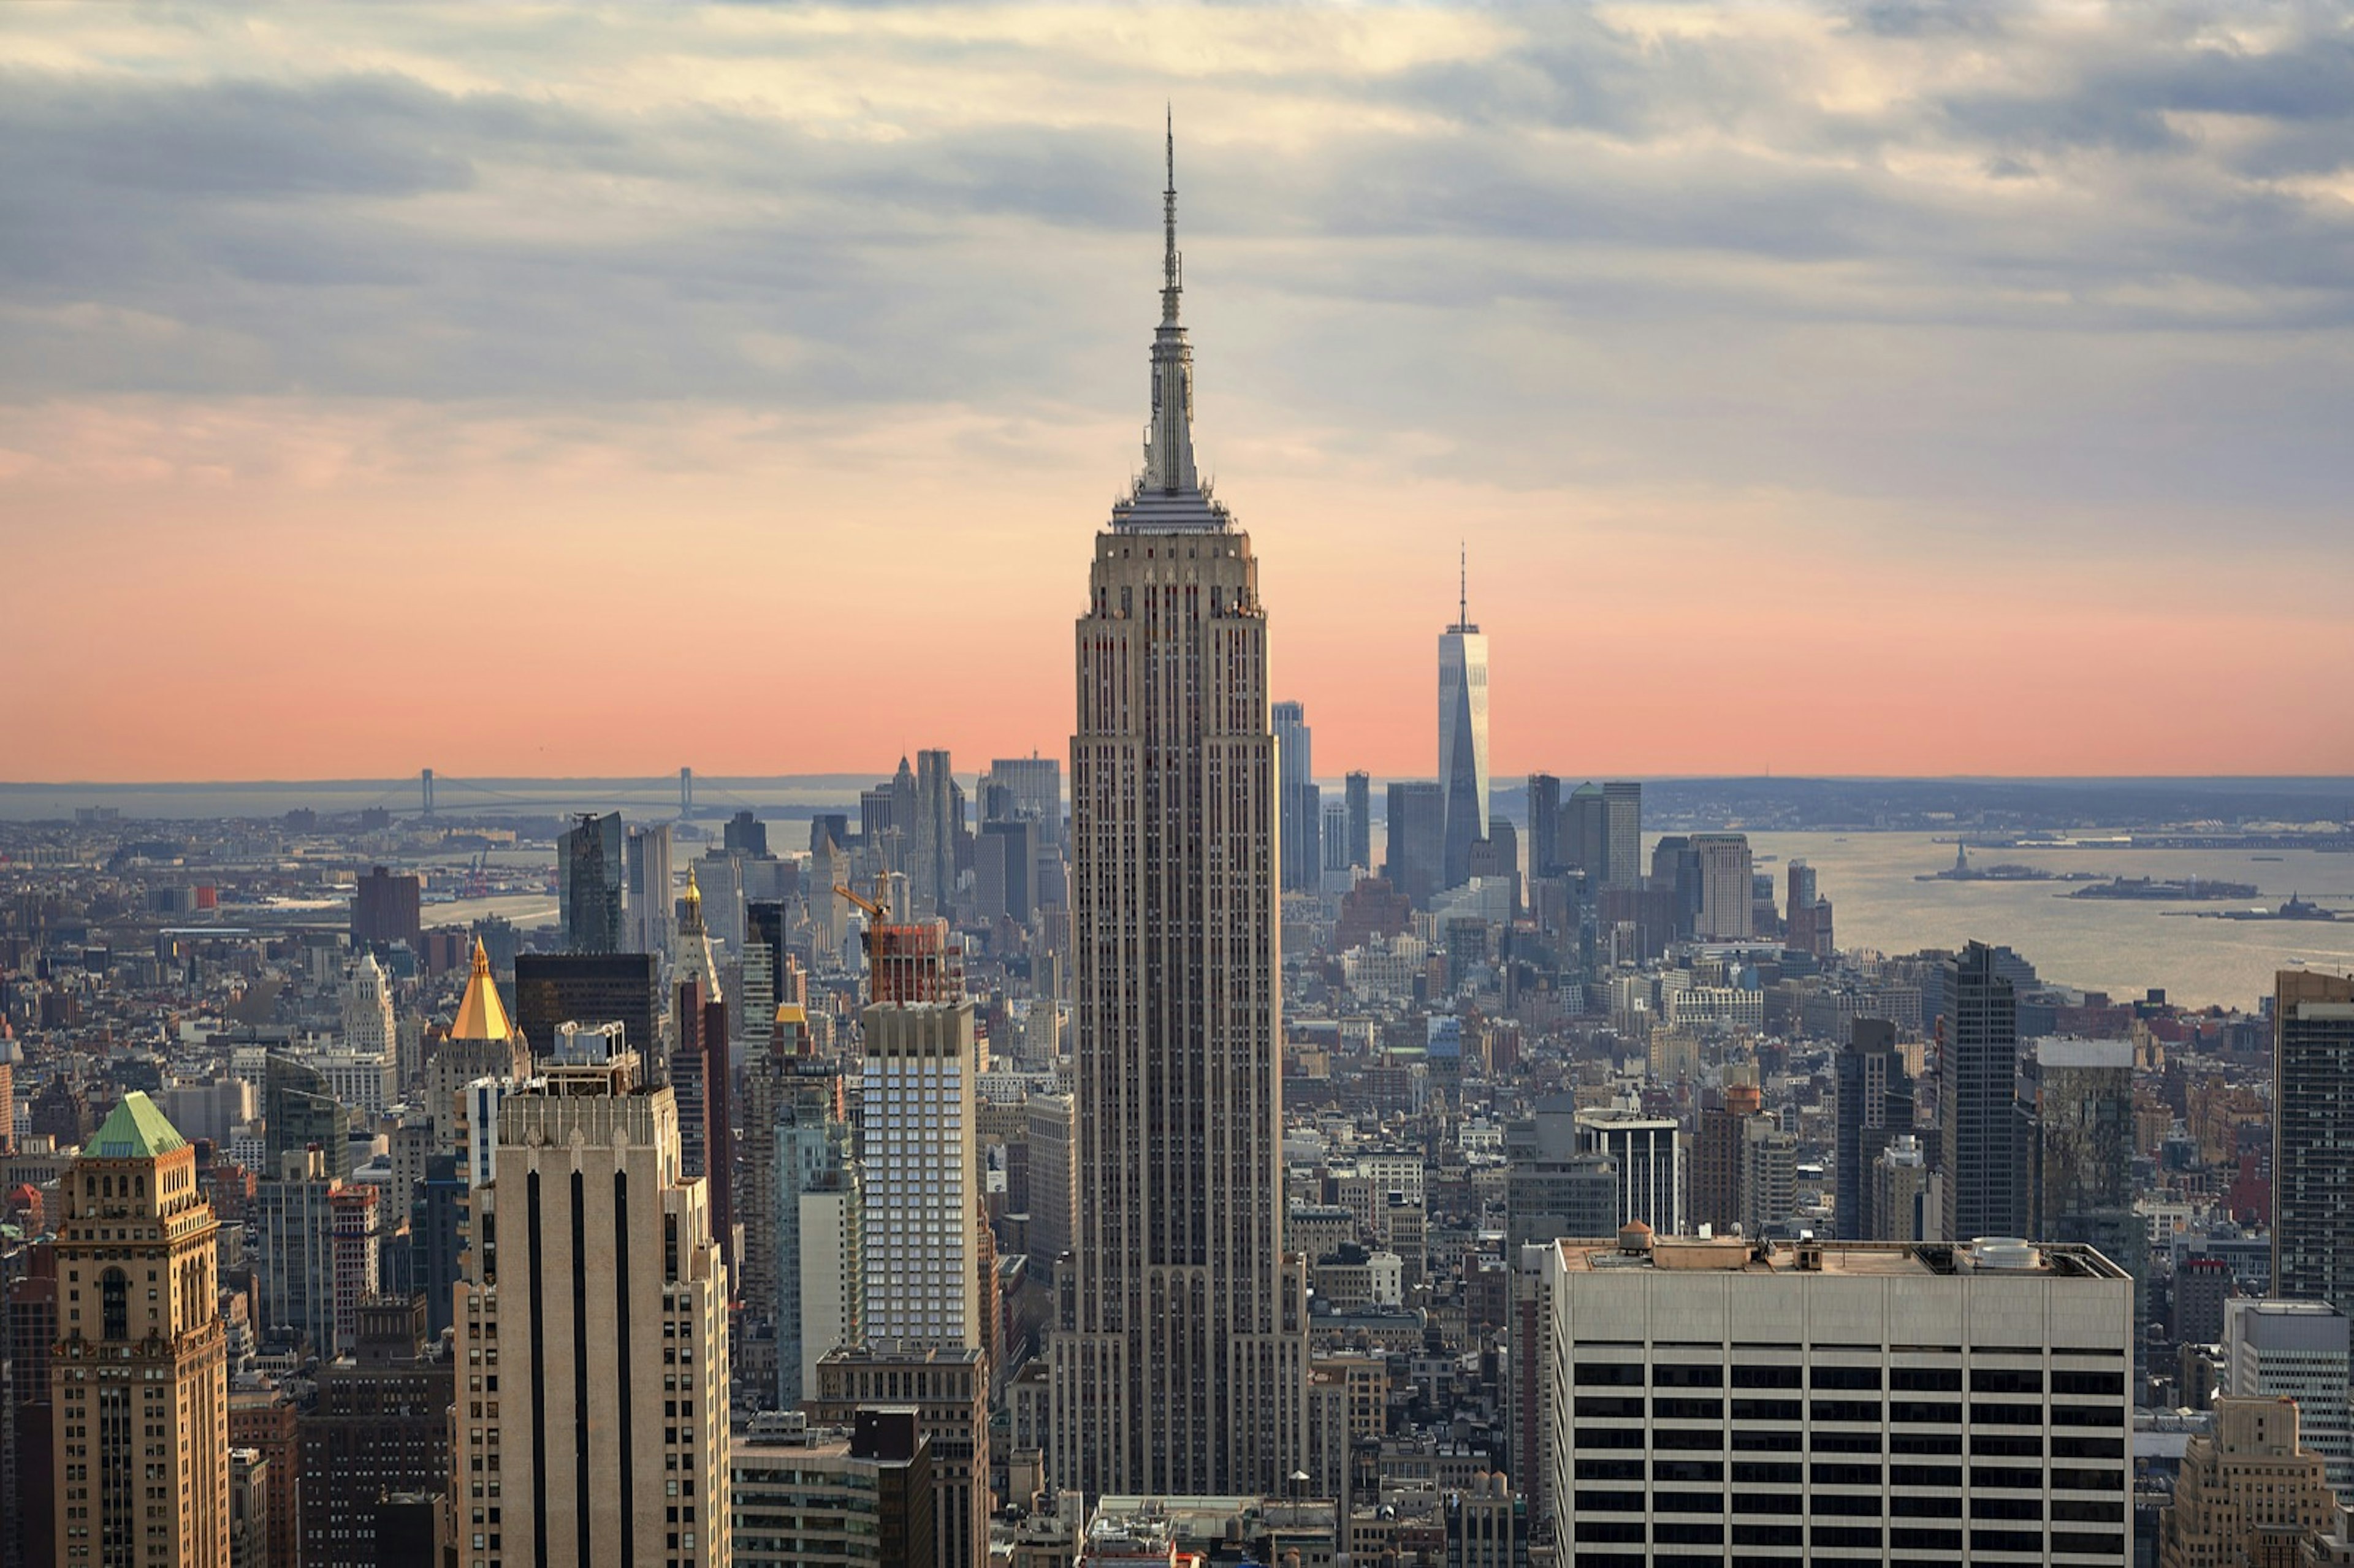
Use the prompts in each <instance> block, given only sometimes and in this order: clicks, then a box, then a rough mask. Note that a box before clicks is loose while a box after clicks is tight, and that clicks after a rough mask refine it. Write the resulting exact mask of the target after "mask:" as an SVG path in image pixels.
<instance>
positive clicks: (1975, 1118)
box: [1937, 942, 2028, 1242]
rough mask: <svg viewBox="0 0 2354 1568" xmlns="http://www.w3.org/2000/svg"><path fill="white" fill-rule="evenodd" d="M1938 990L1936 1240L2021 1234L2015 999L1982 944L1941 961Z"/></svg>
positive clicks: (2023, 1177) (2023, 1202)
mask: <svg viewBox="0 0 2354 1568" xmlns="http://www.w3.org/2000/svg"><path fill="white" fill-rule="evenodd" d="M1945 990H1946V997H1947V999H1948V1003H1949V1008H1950V1011H1949V1012H1948V1014H1947V1027H1946V1038H1945V1040H1944V1041H1943V1042H1942V1043H1941V1044H1940V1045H1939V1048H1938V1051H1937V1123H1938V1126H1937V1136H1938V1150H1939V1160H1938V1163H1939V1167H1940V1169H1941V1171H1942V1172H1943V1175H1944V1178H1945V1213H1944V1216H1943V1218H1944V1224H1943V1227H1942V1228H1943V1230H1944V1232H1945V1235H1944V1238H1943V1239H1945V1240H1947V1241H1962V1242H1967V1241H1974V1240H1976V1239H1977V1238H1978V1237H1980V1236H2017V1235H2021V1234H2025V1232H2026V1230H2027V1221H2028V1214H2027V1171H2026V1164H2027V1162H2026V1159H2025V1155H2026V1148H2025V1142H2024V1138H2023V1133H2024V1130H2025V1124H2024V1121H2023V1118H2021V1116H2020V1107H2019V1089H2018V1079H2019V1003H2018V1000H2017V997H2016V995H2015V993H2014V992H2013V991H2012V988H2011V983H2010V981H2009V979H2008V978H2006V977H2005V976H2004V975H2003V974H2001V973H2000V972H1999V969H1998V967H1997V965H1996V962H1995V950H1994V949H1993V948H1989V947H1988V946H1987V945H1986V944H1985V943H1984V942H1972V943H1970V944H1969V946H1967V948H1963V949H1962V951H1961V953H1960V954H1959V955H1958V956H1956V957H1955V958H1951V959H1946V973H1945Z"/></svg>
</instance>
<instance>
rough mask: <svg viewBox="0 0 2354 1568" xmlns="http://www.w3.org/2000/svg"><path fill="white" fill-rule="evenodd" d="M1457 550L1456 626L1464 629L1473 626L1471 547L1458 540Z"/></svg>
mask: <svg viewBox="0 0 2354 1568" xmlns="http://www.w3.org/2000/svg"><path fill="white" fill-rule="evenodd" d="M1455 548H1456V550H1457V552H1458V555H1457V557H1456V563H1455V567H1456V570H1457V572H1458V574H1459V576H1458V579H1457V583H1456V592H1457V595H1458V597H1457V599H1456V601H1455V624H1456V625H1457V626H1458V627H1464V626H1469V625H1470V624H1471V546H1470V545H1469V543H1468V542H1466V541H1464V540H1460V539H1458V540H1457V541H1456V542H1455Z"/></svg>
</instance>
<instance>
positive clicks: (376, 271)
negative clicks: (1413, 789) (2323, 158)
mask: <svg viewBox="0 0 2354 1568" xmlns="http://www.w3.org/2000/svg"><path fill="white" fill-rule="evenodd" d="M2314 25H2315V26H2320V25H2321V24H2319V23H2316V24H2314ZM2309 41H2310V40H2307V39H2306V38H2304V37H2302V36H2301V35H2299V34H2297V33H2296V31H2295V30H2294V28H2293V27H2292V26H2290V25H2289V24H2287V23H2282V24H2280V25H2279V26H2278V27H2277V28H2274V29H2273V30H2269V31H2266V30H2255V29H2253V28H2252V30H2250V31H2247V32H2245V33H2243V34H2236V35H2229V36H2226V35H2223V34H2221V33H2216V32H2213V31H2211V30H2202V29H2201V28H2200V27H2199V26H2194V25H2193V24H2192V23H2190V22H2189V21H2184V22H2183V23H2182V24H2181V25H2180V26H2179V29H2178V30H2172V31H2170V30H2168V28H2166V27H2151V26H2137V27H2135V28H2133V29H2130V30H2128V29H2126V27H2125V26H2123V24H2122V23H2120V22H2119V21H2118V19H2117V18H2116V17H2115V16H2113V15H2112V14H2110V13H2107V12H2103V11H2097V10H2095V11H2092V12H2073V11H2072V12H2066V13H2060V12H2052V13H2049V14H2046V13H2043V12H2041V11H2035V10H2027V11H2021V12H2020V13H2018V14H2016V16H2015V17H2014V19H2013V21H2012V23H2011V25H2010V26H2009V28H2008V29H2007V30H2005V31H2003V32H2001V33H1999V34H1989V35H1988V37H1985V38H1983V39H1981V40H1979V41H1978V44H1977V46H1976V47H1975V48H1972V49H1970V50H1957V49H1953V48H1928V47H1926V46H1925V42H1924V40H1923V38H1922V37H1919V36H1917V35H1916V34H1914V33H1910V32H1907V31H1906V30H1905V29H1903V28H1884V29H1882V30H1877V31H1875V30H1874V29H1873V28H1872V27H1868V26H1859V25H1855V24H1853V23H1852V22H1851V21H1850V20H1849V19H1846V18H1844V17H1842V16H1837V15H1834V14H1832V13H1829V12H1822V11H1816V10H1798V9H1792V8H1783V7H1748V6H1722V7H1711V6H1685V5H1664V6H1640V5H1630V6H1618V7H1604V8H1602V9H1600V10H1597V11H1593V12H1581V13H1558V14H1547V13H1537V14H1520V13H1511V12H1506V13H1486V12H1453V11H1437V10H1431V11H1422V10H1411V11H1404V12H1396V13H1389V12H1384V13H1363V14H1359V13H1289V12H1286V13H1277V14H1258V13H1225V12H1214V11H1213V12H1194V11H1183V12H1161V11H1142V12H1123V13H1092V12H1071V11H1031V10H1023V9H1014V10H999V9H986V10H975V11H965V10H928V9H916V10H909V11H890V12H886V13H882V14H879V15H869V14H863V13H860V14H845V13H835V12H831V11H826V10H822V9H821V10H810V11H801V10H795V11H790V12H782V13H769V12H752V13H737V12H732V11H731V12H722V13H700V12H685V13H679V12H671V11H655V10H651V9H649V10H645V11H638V12H621V13H617V14H611V15H607V16H599V17H597V18H595V19H593V20H591V19H586V18H582V17H578V16H563V17H556V16H542V15H540V14H538V13H530V12H520V11H505V10H499V11H493V12H490V13H487V14H483V13H476V12H472V11H469V10H461V9H450V10H431V9H425V10H419V9H411V8H406V7H404V8H398V9H367V10H352V11H338V12H332V13H324V14H318V15H313V16H305V17H303V18H302V21H301V24H300V26H297V25H296V19H295V18H294V17H293V16H292V15H290V14H284V13H270V12H259V13H250V14H248V13H213V14H207V13H197V14H193V15H187V16H169V17H167V16H160V15H157V14H154V13H149V12H144V11H128V10H114V9H98V8H91V9H81V10H74V9H65V10H33V11H27V10H17V11H15V12H12V13H11V14H10V15H9V16H6V17H5V19H0V69H5V72H6V76H5V80H6V81H7V83H8V84H9V86H8V89H7V90H5V92H0V126H4V127H5V130H0V134H5V137H6V140H7V143H8V144H10V145H11V146H12V147H13V148H15V149H16V150H17V153H18V154H19V155H18V156H17V157H16V159H15V160H14V161H13V162H12V163H11V164H9V165H8V166H7V167H6V168H5V169H0V202H5V211H6V212H8V213H10V214H13V215H14V217H11V218H10V219H9V220H8V221H6V222H5V224H4V225H0V227H5V228H6V229H8V230H10V231H11V233H10V236H9V237H8V238H5V239H0V291H5V293H0V404H5V414H4V415H0V546H5V559H6V562H7V572H6V580H7V582H8V585H9V588H10V590H11V591H10V592H9V594H8V596H7V598H8V605H9V616H8V621H9V637H10V642H11V645H12V647H13V649H14V650H15V661H14V662H15V668H16V672H17V675H18V678H17V680H16V682H14V683H11V684H12V689H11V694H10V696H9V698H8V701H7V703H6V705H5V712H6V714H7V716H8V723H7V725H6V736H7V753H8V756H7V759H6V761H5V763H0V775H5V776H7V777H11V778H15V779H32V780H57V779H122V780H133V779H261V778H325V777H398V776H401V775H404V774H408V773H413V772H414V771H415V770H416V769H417V768H419V767H420V766H432V767H435V768H440V769H441V770H443V771H445V772H447V773H450V774H452V775H456V776H482V777H488V776H504V775H534V776H558V775H567V774H587V773H602V774H637V773H643V774H647V775H652V774H658V773H662V772H663V771H666V770H669V769H674V768H677V767H678V766H680V765H681V764H692V765H693V766H694V767H695V768H696V769H697V770H698V771H699V772H705V773H710V774H715V775H720V774H776V773H817V772H832V771H853V772H854V771H872V770H875V769H876V768H886V767H887V766H888V763H889V761H890V760H891V759H893V758H896V757H897V756H898V755H900V754H901V753H902V752H906V751H910V750H912V749H914V748H916V747H925V746H937V747H949V748H951V749H953V750H954V751H955V752H956V753H957V755H958V756H959V757H960V758H981V757H985V756H989V755H992V754H994V755H1014V754H1027V753H1028V752H1029V751H1031V750H1033V749H1037V750H1043V751H1045V752H1047V753H1049V754H1052V753H1054V752H1055V751H1057V750H1059V749H1060V748H1061V747H1063V745H1064V744H1065V741H1066V737H1067V736H1068V735H1069V733H1070V730H1071V725H1072V711H1071V710H1072V692H1071V674H1070V642H1071V637H1072V624H1073V620H1074V618H1075V617H1076V615H1077V614H1078V613H1079V612H1080V609H1082V601H1083V599H1084V589H1085V576H1084V567H1083V563H1084V560H1085V552H1086V550H1087V542H1088V540H1089V539H1090V538H1091V536H1092V535H1093V532H1094V530H1096V529H1097V527H1099V526H1100V525H1101V524H1103V521H1104V519H1105V516H1106V513H1107V508H1108V503H1109V502H1110V501H1111V499H1112V498H1113V497H1114V495H1115V494H1117V493H1119V492H1120V491H1121V490H1122V489H1123V488H1124V487H1125V486H1126V484H1127V483H1128V482H1129V477H1130V476H1131V474H1132V472H1133V471H1134V470H1135V467H1136V465H1137V461H1138V455H1139V430H1140V425H1141V421H1142V420H1143V418H1144V415H1145V392H1146V380H1145V349H1146V345H1147V344H1148V342H1149V340H1150V331H1151V325H1152V322H1153V320H1154V317H1155V312H1156V310H1157V302H1156V297H1155V289H1156V286H1157V283H1158V267H1159V260H1160V256H1159V247H1160V243H1161V237H1160V233H1159V228H1158V224H1159V220H1160V214H1159V185H1160V178H1161V171H1160V166H1159V161H1160V155H1161V143H1160V138H1161V113H1162V106H1163V104H1164V101H1166V102H1169V103H1171V104H1173V109H1174V114H1175V119H1176V125H1177V182H1178V185H1179V186H1180V189H1181V192H1182V196H1181V200H1182V225H1183V238H1184V245H1185V260H1186V276H1185V282H1186V291H1187V292H1186V301H1187V318H1188V323H1189V325H1190V326H1191V327H1192V329H1193V341H1194V344H1195V351H1196V355H1197V357H1198V363H1199V372H1198V384H1197V408H1198V410H1199V415H1198V424H1197V428H1196V432H1195V438H1196V441H1197V444H1198V448H1199V450H1200V451H1201V453H1202V454H1203V460H1204V464H1205V467H1206V470H1207V471H1208V472H1210V473H1211V474H1213V475H1214V477H1215V479H1216V481H1217V484H1218V494H1219V497H1220V498H1221V499H1222V500H1224V501H1225V502H1226V503H1228V504H1229V505H1231V506H1232V507H1233V508H1234V510H1235V515H1236V517H1237V518H1238V519H1239V520H1240V521H1241V522H1242V523H1243V524H1245V525H1246V526H1247V527H1248V528H1249V529H1250V530H1251V532H1252V535H1253V537H1254V538H1255V540H1256V542H1257V548H1258V551H1259V553H1260V555H1261V556H1262V558H1263V561H1264V574H1265V575H1264V588H1265V594H1266V599H1267V605H1268V607H1269V609H1270V613H1271V616H1272V618H1273V619H1272V622H1271V624H1272V627H1273V646H1274V650H1275V660H1276V664H1275V671H1276V675H1275V693H1276V695H1278V697H1291V698H1297V699H1298V700H1299V701H1302V702H1304V703H1305V704H1306V705H1308V707H1309V711H1310V714H1311V715H1313V717H1314V721H1315V725H1316V728H1317V731H1318V746H1319V761H1320V763H1322V764H1323V765H1324V770H1326V771H1329V772H1333V773H1337V772H1339V771H1341V769H1343V768H1368V769H1370V770H1372V771H1373V772H1374V773H1376V774H1407V773H1425V774H1426V773H1428V772H1430V771H1431V770H1432V768H1433V757H1432V724H1433V695H1434V688H1433V673H1432V671H1433V664H1432V661H1433V648H1434V643H1435V640H1436V638H1437V634H1438V632H1439V631H1440V630H1442V629H1443V627H1444V626H1445V625H1446V623H1447V621H1448V620H1451V619H1452V618H1453V614H1454V610H1455V597H1456V586H1457V585H1456V579H1455V573H1456V559H1457V551H1458V546H1461V547H1463V548H1466V549H1468V552H1469V606H1470V611H1471V615H1472V618H1473V619H1474V620H1477V621H1479V623H1480V625H1481V627H1482V629H1483V630H1485V631H1486V632H1487V633H1488V634H1489V636H1490V640H1491V641H1492V644H1493V668H1494V686H1493V692H1494V696H1493V702H1494V713H1493V719H1492V726H1493V735H1494V737H1495V738H1494V757H1495V765H1496V769H1497V772H1498V774H1499V775H1500V776H1507V775H1510V774H1511V773H1513V772H1515V771H1524V770H1527V769H1530V768H1559V769H1562V770H1564V771H1566V772H1575V773H1577V774H1579V775H1581V776H1584V775H1586V774H1594V775H1599V774H1601V773H1604V772H1612V773H1616V774H1626V775H1636V774H1672V773H1686V774H1700V773H1715V772H1723V773H1752V772H1759V771H1772V772H1776V773H1782V772H1792V773H1797V772H1817V773H1853V774H1867V773H1872V774H1877V773H1886V774H1951V773H1968V774H2034V775H2067V774H2086V775H2108V774H2134V773H2150V774H2173V773H2184V774H2215V773H2280V774H2303V773H2316V774H2317V773H2328V772H2343V771H2348V770H2354V716H2349V708H2348V705H2346V704H2345V703H2344V702H2343V701H2342V700H2340V699H2338V698H2337V697H2335V696H2333V695H2331V694H2330V693H2331V692H2332V691H2334V688H2335V686H2336V684H2337V683H2338V681H2339V679H2340V672H2342V671H2343V669H2344V668H2345V667H2346V666H2347V664H2348V662H2349V659H2354V619H2349V617H2348V616H2347V614H2346V612H2345V599H2346V585H2347V583H2348V582H2349V572H2354V534H2349V531H2348V530H2347V528H2346V527H2345V525H2344V521H2343V513H2344V506H2345V496H2346V494H2347V493H2349V491H2348V482H2349V479H2354V456H2349V453H2354V443H2349V442H2348V441H2347V440H2345V435H2344V432H2345V429H2347V427H2348V416H2349V413H2354V409H2350V408H2349V386H2354V380H2349V376H2348V369H2349V339H2348V334H2347V330H2346V328H2345V326H2344V324H2343V323H2344V320H2345V312H2346V304H2347V292H2346V291H2347V288H2348V283H2347V280H2346V277H2345V275H2344V272H2343V270H2342V269H2338V270H2334V271H2333V270H2331V269H2330V268H2327V267H2326V266H2322V265H2321V264H2320V263H2319V262H2318V261H2313V262H2312V264H2311V265H2306V262H2305V261H2302V260H2300V258H2306V259H2307V260H2310V259H2311V258H2314V257H2318V256H2320V255H2322V254H2324V253H2325V252H2327V253H2329V254H2339V255H2342V254H2343V250H2344V247H2345V245H2346V243H2347V240H2348V237H2349V226H2354V209H2349V206H2348V202H2347V192H2346V187H2345V185H2344V177H2345V176H2344V170H2343V167H2342V166H2339V167H2338V169H2337V171H2336V172H2335V173H2331V172H2329V171H2328V170H2322V169H2303V168H2299V167H2296V166H2293V165H2294V164H2296V158H2297V157H2298V156H2299V155H2300V154H2299V147H2300V146H2301V143H2298V141H2297V137H2298V135H2299V131H2298V126H2299V124H2300V123H2301V122H2302V120H2301V117H2302V116H2303V115H2305V114H2306V112H2307V111H2306V110H2303V109H2300V108H2299V107H2298V105H2297V104H2296V103H2295V102H2291V101H2275V100H2274V99H2269V98H2267V97H2266V96H2265V92H2264V89H2263V86H2262V84H2263V82H2264V80H2265V79H2266V78H2265V77H2264V71H2265V69H2266V63H2267V62H2270V61H2274V60H2277V59H2280V58H2287V57H2291V56H2294V55H2295V54H2296V51H2298V50H2299V49H2300V48H2302V47H2305V46H2306V44H2307V43H2308V42H2309ZM2128 56H2129V57H2130V58H2126V57H2128ZM2219 59H2221V60H2222V61H2224V62H2225V64H2224V66H2221V67H2218V66H2217V65H2216V63H2215V62H2216V61H2217V60H2219ZM2233 62H2236V63H2233ZM2128 67H2133V68H2135V69H2127V68H2128ZM2202 72H2204V73H2208V74H2205V75H2202V74H2201V73H2202ZM2210 76H2211V77H2212V81H2210ZM2201 82H2206V83H2208V84H2209V85H2207V86H2204V87H2201V86H2199V85H2197V84H2199V83H2201ZM2234 82H2236V83H2239V84H2240V88H2239V89H2238V90H2240V91H2241V94H2242V96H2241V97H2240V98H2238V99H2231V98H2230V97H2229V93H2228V91H2227V89H2228V88H2229V87H2230V84H2232V83H2234ZM2169 83H2172V84H2174V85H2172V86H2169V85H2168V84H2169ZM2184 83H2191V84H2192V85H2190V86H2185V85H2182V84H2184ZM2215 83H2221V84H2223V85H2221V86H2217V85H2214V84H2215ZM2136 92H2138V93H2140V94H2142V95H2143V96H2142V98H2141V99H2140V100H2134V99H2133V98H2132V94H2134V93H2136ZM2169 93H2171V94H2172V95H2173V96H2172V97H2169V96H2168V94H2169ZM2088 103H2092V104H2099V105H2103V106H2105V109H2104V112H2105V113H2107V114H2109V115H2110V116H2111V120H2110V121H2109V122H2107V123H2110V124H2112V125H2113V126H2115V125H2125V126H2128V127H2130V126H2134V125H2147V127H2148V128H2149V130H2148V133H2147V134H2140V133H2128V132H2127V131H2124V130H2113V131H2112V132H2099V133H2095V132H2093V131H2090V130H2087V129H2086V128H2085V127H2086V125H2087V124H2088V123H2089V121H2088V117H2087V114H2086V113H2084V112H2079V111H2081V110H2082V109H2083V106H2084V105H2085V104H2088ZM2137 116H2138V117H2140V118H2138V119H2137V118H2135V117H2137ZM93 191H95V192H97V193H100V194H98V195H96V196H93V195H92V194H91V193H92V192H93ZM2234 204H2236V205H2234ZM2194 205H2197V206H2203V207H2204V208H2205V216H2203V217H2195V218H2194V217H2190V216H2188V215H2187V213H2188V209H2189V208H2190V207H2192V206H2194ZM2226 209H2229V210H2230V211H2232V212H2234V213H2236V214H2237V216H2236V217H2217V216H2216V213H2217V212H2219V211H2224V210H2226ZM1998 227H1999V229H2000V234H1999V238H1997V237H1996V229H1997V228H1998Z"/></svg>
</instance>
